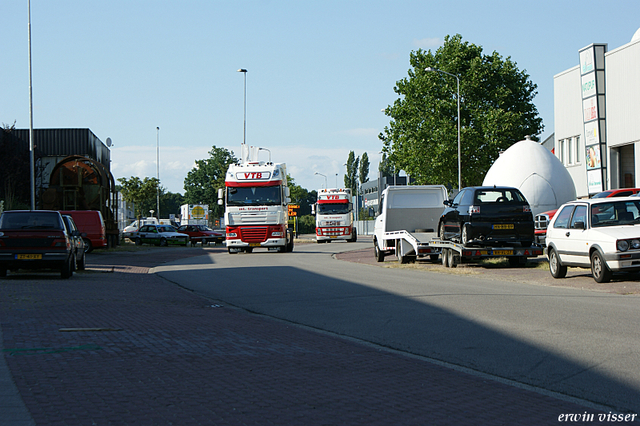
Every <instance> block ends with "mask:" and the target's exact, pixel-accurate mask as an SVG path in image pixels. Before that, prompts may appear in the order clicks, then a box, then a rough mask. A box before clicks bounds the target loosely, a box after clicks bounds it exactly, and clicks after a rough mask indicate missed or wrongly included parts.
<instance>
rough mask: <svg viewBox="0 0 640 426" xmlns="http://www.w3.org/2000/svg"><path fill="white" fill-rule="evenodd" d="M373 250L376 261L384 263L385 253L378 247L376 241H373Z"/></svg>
mask: <svg viewBox="0 0 640 426" xmlns="http://www.w3.org/2000/svg"><path fill="white" fill-rule="evenodd" d="M373 249H374V251H375V256H376V261H377V262H384V252H383V251H382V250H380V248H379V247H378V242H377V241H376V240H375V239H374V240H373Z"/></svg>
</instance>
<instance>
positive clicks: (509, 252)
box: [493, 250, 513, 256]
mask: <svg viewBox="0 0 640 426" xmlns="http://www.w3.org/2000/svg"><path fill="white" fill-rule="evenodd" d="M493 254H494V255H495V256H511V255H512V254H513V250H494V251H493Z"/></svg>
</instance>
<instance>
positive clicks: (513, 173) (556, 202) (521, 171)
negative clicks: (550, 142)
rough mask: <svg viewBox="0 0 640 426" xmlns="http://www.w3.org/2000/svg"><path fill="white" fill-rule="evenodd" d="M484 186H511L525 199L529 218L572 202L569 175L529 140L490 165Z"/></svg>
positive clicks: (572, 192) (574, 189)
mask: <svg viewBox="0 0 640 426" xmlns="http://www.w3.org/2000/svg"><path fill="white" fill-rule="evenodd" d="M483 185H485V186H493V185H497V186H512V187H515V188H518V189H519V190H520V191H521V192H522V194H523V195H524V196H525V197H526V199H527V201H528V202H529V205H530V206H531V211H532V213H533V215H534V216H535V215H537V214H539V213H542V212H546V211H548V210H553V209H557V208H558V207H560V205H562V204H564V203H566V202H567V201H572V200H575V199H576V187H575V185H574V184H573V179H571V175H570V174H569V172H568V171H567V169H565V168H564V166H563V165H562V163H561V162H560V160H558V159H557V158H556V156H555V155H553V154H552V153H551V152H550V151H549V150H547V149H546V148H544V147H543V146H542V145H540V144H539V143H537V142H534V141H532V140H531V139H526V140H523V141H520V142H518V143H516V144H513V145H512V146H511V147H509V149H507V150H506V151H505V152H503V153H502V154H501V155H500V157H498V159H497V160H496V161H495V163H493V166H491V168H490V169H489V171H488V172H487V175H486V176H485V178H484V182H483Z"/></svg>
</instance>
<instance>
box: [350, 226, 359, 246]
mask: <svg viewBox="0 0 640 426" xmlns="http://www.w3.org/2000/svg"><path fill="white" fill-rule="evenodd" d="M356 241H358V231H357V230H356V228H353V232H352V233H351V238H350V239H349V242H350V243H355V242H356Z"/></svg>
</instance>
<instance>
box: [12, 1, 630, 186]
mask: <svg viewBox="0 0 640 426" xmlns="http://www.w3.org/2000/svg"><path fill="white" fill-rule="evenodd" d="M27 4H28V3H27V0H2V2H1V3H0V13H1V14H2V17H3V24H2V25H1V26H0V40H2V58H3V59H2V66H0V85H1V91H2V97H1V99H0V123H4V124H13V122H14V121H15V122H16V126H17V127H18V128H28V127H29V74H28V39H27V34H28V32H27V21H28V12H27ZM638 16H640V2H638V1H637V0H633V1H626V0H625V1H623V0H620V1H616V0H614V1H611V2H602V1H591V0H584V1H581V2H576V1H566V0H554V1H547V0H541V1H538V2H521V1H513V0H510V1H490V0H487V1H482V2H479V1H457V2H442V1H407V0H388V1H387V0H385V1H382V0H371V1H355V0H354V1H349V0H342V1H333V0H324V1H313V2H312V1H301V0H298V1H279V0H263V1H248V0H247V1H242V0H239V1H216V0H209V1H205V0H174V1H162V0H155V1H151V0H109V1H98V0H55V1H54V0H31V28H32V32H31V44H32V61H33V108H34V114H33V121H34V127H35V128H89V129H91V130H92V131H93V132H94V133H95V134H96V135H97V136H98V137H99V138H100V139H101V140H102V141H103V142H104V141H106V139H107V138H111V140H112V141H113V144H114V145H113V147H112V152H111V160H112V172H113V174H114V177H116V178H119V177H127V178H128V177H131V176H139V177H141V178H144V177H145V176H149V177H155V176H156V144H157V142H158V140H159V145H160V180H161V183H162V185H163V186H164V187H166V188H167V189H168V190H169V191H171V192H180V193H184V189H183V181H184V178H185V176H186V174H187V172H188V171H189V170H191V169H192V168H193V167H194V161H195V160H198V159H205V158H208V157H209V155H208V151H209V150H210V149H211V147H212V146H213V145H215V146H218V147H225V148H227V149H230V150H233V151H234V152H235V153H236V155H239V153H240V144H241V143H242V140H243V118H244V114H243V99H244V98H243V95H244V81H243V74H242V73H239V72H237V70H238V69H239V68H246V69H247V70H248V73H247V133H246V138H247V144H249V145H257V146H261V147H264V148H268V149H269V150H271V154H272V160H273V161H276V162H286V163H287V168H288V172H289V174H290V175H291V176H292V177H293V178H294V179H295V181H296V183H297V184H299V185H301V186H302V187H304V188H307V189H309V190H312V189H318V188H321V187H323V186H324V178H323V177H322V176H319V175H315V173H316V172H317V173H322V174H324V175H326V176H327V181H328V184H329V186H333V185H335V183H336V180H337V182H338V184H341V183H342V182H343V177H342V176H343V174H344V172H345V168H344V166H343V164H344V163H345V162H346V160H347V156H348V154H349V151H354V152H355V154H356V155H358V156H360V155H362V153H363V152H367V154H368V156H369V159H370V161H371V163H372V164H371V169H372V173H371V175H370V177H371V178H373V177H374V176H375V171H376V170H377V165H378V161H379V159H380V154H379V151H380V150H381V149H382V144H381V142H380V141H379V139H378V134H379V133H380V132H381V131H382V130H383V129H384V127H385V125H387V124H388V123H389V118H388V117H386V116H385V115H384V114H383V113H382V112H381V110H382V109H383V108H385V107H386V106H387V105H389V104H392V103H393V102H394V100H395V99H396V95H395V93H394V92H393V87H394V85H395V83H396V81H398V80H400V79H402V78H404V77H405V76H406V75H407V71H408V69H409V55H410V53H411V51H413V50H417V49H418V48H422V49H427V50H428V49H431V50H434V51H435V50H436V49H437V48H438V47H439V46H441V45H442V42H443V39H444V37H445V36H446V35H453V34H456V33H459V34H461V35H462V37H463V39H464V40H465V41H469V42H471V43H474V44H476V45H480V46H482V47H483V49H484V52H485V53H486V54H490V53H491V52H493V51H497V52H498V53H500V54H501V55H502V56H503V57H511V59H512V60H513V61H515V62H516V63H517V65H518V67H519V69H521V70H526V72H527V73H528V74H529V75H530V78H531V80H532V81H533V82H534V83H536V84H537V85H538V95H537V96H536V98H535V99H534V102H535V104H536V106H537V108H538V111H539V113H540V116H541V117H542V119H543V123H544V125H545V130H544V132H543V133H542V135H541V136H542V138H546V137H547V136H549V135H551V134H552V133H553V76H554V75H555V74H557V73H559V72H562V71H564V70H566V69H569V68H572V67H574V66H576V65H577V64H578V50H579V49H580V48H582V47H585V46H587V45H589V44H591V43H596V42H597V43H600V42H603V43H608V44H609V50H613V49H615V48H618V47H620V46H622V45H624V44H626V43H628V42H629V41H630V40H631V37H632V36H633V34H634V33H635V31H636V30H638V28H639V27H640V19H638ZM157 127H160V130H159V132H157V130H156V128H157ZM158 136H159V137H158ZM514 142H516V141H514ZM264 155H265V158H264V159H265V160H266V159H267V157H266V153H265V154H264ZM336 174H338V176H337V177H336Z"/></svg>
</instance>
